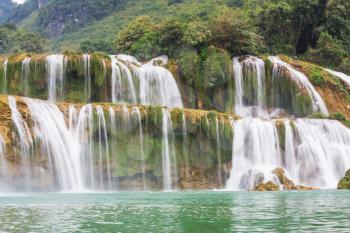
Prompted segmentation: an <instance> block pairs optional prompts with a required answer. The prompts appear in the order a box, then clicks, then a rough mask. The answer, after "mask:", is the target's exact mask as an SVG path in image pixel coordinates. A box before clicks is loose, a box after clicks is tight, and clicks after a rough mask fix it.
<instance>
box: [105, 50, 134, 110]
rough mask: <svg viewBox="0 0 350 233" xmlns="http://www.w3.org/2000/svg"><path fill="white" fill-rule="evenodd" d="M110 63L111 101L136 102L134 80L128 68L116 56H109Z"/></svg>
mask: <svg viewBox="0 0 350 233" xmlns="http://www.w3.org/2000/svg"><path fill="white" fill-rule="evenodd" d="M111 65H112V79H111V80H112V102H113V103H120V102H121V103H131V104H134V103H136V102H137V97H136V92H135V87H134V82H133V80H132V74H131V71H130V70H129V68H128V67H127V66H126V65H125V64H124V63H123V62H121V61H119V60H118V58H117V56H111Z"/></svg>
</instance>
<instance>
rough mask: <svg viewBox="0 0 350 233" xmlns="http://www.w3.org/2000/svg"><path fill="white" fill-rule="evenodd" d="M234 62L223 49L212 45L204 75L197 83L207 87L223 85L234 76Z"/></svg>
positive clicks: (205, 63)
mask: <svg viewBox="0 0 350 233" xmlns="http://www.w3.org/2000/svg"><path fill="white" fill-rule="evenodd" d="M232 73H233V71H232V62H231V58H230V56H229V55H228V54H227V53H226V52H225V51H223V50H221V49H218V48H215V47H210V48H209V49H208V56H207V59H206V60H205V62H204V67H203V77H202V79H201V80H199V82H198V83H197V85H200V86H204V87H205V88H206V89H210V88H213V87H217V86H221V85H223V84H225V83H227V82H228V80H229V79H231V78H232Z"/></svg>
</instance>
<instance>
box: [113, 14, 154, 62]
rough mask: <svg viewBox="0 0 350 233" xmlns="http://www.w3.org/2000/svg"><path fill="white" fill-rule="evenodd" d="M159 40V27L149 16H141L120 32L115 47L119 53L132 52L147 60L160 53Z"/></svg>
mask: <svg viewBox="0 0 350 233" xmlns="http://www.w3.org/2000/svg"><path fill="white" fill-rule="evenodd" d="M157 39H158V28H157V26H156V25H155V24H154V23H153V22H152V21H151V18H150V17H149V16H140V17H137V18H136V19H134V20H133V21H131V22H130V23H129V24H128V25H127V26H126V27H125V28H123V29H122V30H121V31H119V33H118V34H117V36H116V39H115V41H114V45H115V48H116V49H117V51H118V52H130V53H132V54H134V55H136V56H138V57H140V58H144V59H147V58H150V57H151V56H153V55H157V54H158V53H159V46H158V41H157Z"/></svg>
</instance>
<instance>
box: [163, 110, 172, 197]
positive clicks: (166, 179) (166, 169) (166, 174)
mask: <svg viewBox="0 0 350 233" xmlns="http://www.w3.org/2000/svg"><path fill="white" fill-rule="evenodd" d="M162 114H163V144H162V164H163V189H164V190H166V191H170V190H172V180H171V173H172V169H171V145H170V143H171V142H170V140H169V134H170V132H171V130H172V129H171V118H170V114H169V111H168V110H167V109H165V108H163V109H162Z"/></svg>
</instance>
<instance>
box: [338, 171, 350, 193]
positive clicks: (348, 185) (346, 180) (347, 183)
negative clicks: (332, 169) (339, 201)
mask: <svg viewBox="0 0 350 233" xmlns="http://www.w3.org/2000/svg"><path fill="white" fill-rule="evenodd" d="M338 189H350V170H348V171H347V172H346V174H345V176H344V177H343V178H342V179H341V180H340V181H339V183H338Z"/></svg>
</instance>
